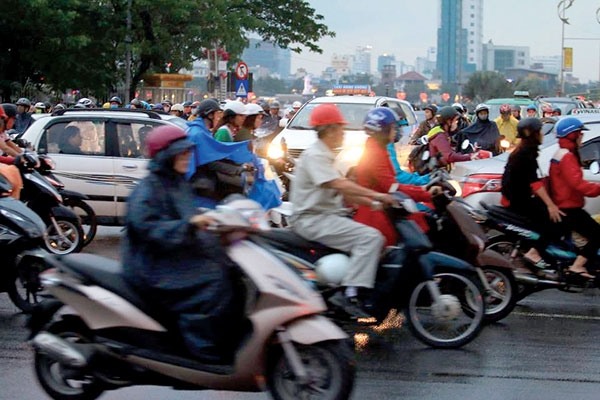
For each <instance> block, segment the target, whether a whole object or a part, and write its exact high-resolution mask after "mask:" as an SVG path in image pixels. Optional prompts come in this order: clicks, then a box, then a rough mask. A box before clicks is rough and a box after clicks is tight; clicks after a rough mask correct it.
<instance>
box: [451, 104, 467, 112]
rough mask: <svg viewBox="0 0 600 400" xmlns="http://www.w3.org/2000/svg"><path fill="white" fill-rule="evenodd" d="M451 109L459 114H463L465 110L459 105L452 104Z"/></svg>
mask: <svg viewBox="0 0 600 400" xmlns="http://www.w3.org/2000/svg"><path fill="white" fill-rule="evenodd" d="M452 107H454V108H455V109H456V111H458V112H459V113H464V112H465V108H464V107H463V105H462V104H460V103H454V104H452Z"/></svg>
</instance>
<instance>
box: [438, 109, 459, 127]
mask: <svg viewBox="0 0 600 400" xmlns="http://www.w3.org/2000/svg"><path fill="white" fill-rule="evenodd" d="M458 116H459V114H458V111H457V110H456V108H454V107H452V106H446V107H442V108H440V109H439V110H438V112H437V114H436V115H435V117H436V118H437V120H438V122H439V123H440V125H444V124H445V123H446V122H448V121H450V120H452V119H454V118H455V117H458Z"/></svg>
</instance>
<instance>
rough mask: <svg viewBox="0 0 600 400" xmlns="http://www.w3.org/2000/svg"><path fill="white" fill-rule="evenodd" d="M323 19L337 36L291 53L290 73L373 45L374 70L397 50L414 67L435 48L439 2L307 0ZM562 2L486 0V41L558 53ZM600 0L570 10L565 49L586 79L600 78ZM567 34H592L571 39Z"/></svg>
mask: <svg viewBox="0 0 600 400" xmlns="http://www.w3.org/2000/svg"><path fill="white" fill-rule="evenodd" d="M308 3H309V4H310V5H311V7H312V8H314V9H315V10H316V13H317V14H321V15H323V17H324V21H322V22H324V23H325V24H326V25H327V26H328V27H329V29H330V30H332V31H334V32H335V33H336V36H335V37H334V38H329V37H327V38H324V39H322V40H320V41H319V42H318V45H319V46H320V47H321V48H322V49H323V54H315V53H310V52H308V51H303V52H302V53H301V54H299V55H296V53H292V72H295V71H296V69H298V68H300V67H303V68H305V69H306V70H307V71H308V72H309V73H312V74H314V75H320V72H321V71H322V70H324V69H325V67H327V66H328V65H330V61H331V56H332V55H333V54H354V52H355V50H356V47H357V46H359V45H360V46H364V45H370V46H373V52H372V55H371V64H372V66H371V70H372V71H374V70H375V69H376V62H377V56H379V55H380V54H383V53H388V54H394V55H395V56H396V60H397V61H404V62H405V63H406V64H409V65H414V63H415V59H416V58H417V57H425V56H426V55H427V49H428V48H429V47H436V46H437V28H438V26H439V18H440V17H439V8H440V0H308ZM558 3H559V0H484V1H483V43H487V42H488V41H489V40H490V39H491V40H492V41H493V43H494V44H495V45H504V46H529V54H530V56H558V55H560V49H561V30H562V23H561V21H560V19H559V18H558V12H557V6H558ZM599 9H600V0H575V1H574V3H573V5H572V7H571V8H569V9H567V10H566V16H567V18H569V22H570V24H569V25H565V38H567V39H566V40H565V47H573V76H575V77H578V78H579V79H581V81H582V82H583V83H586V82H588V81H590V80H591V81H598V80H600V22H599V21H598V20H597V18H600V16H599V17H597V16H596V12H597V10H598V12H600V10H599ZM569 38H594V39H596V40H572V39H569Z"/></svg>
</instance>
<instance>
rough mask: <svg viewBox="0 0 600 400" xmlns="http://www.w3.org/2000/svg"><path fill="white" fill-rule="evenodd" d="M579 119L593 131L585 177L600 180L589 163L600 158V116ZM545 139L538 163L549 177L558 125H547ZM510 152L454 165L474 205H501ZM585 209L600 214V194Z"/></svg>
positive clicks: (584, 157)
mask: <svg viewBox="0 0 600 400" xmlns="http://www.w3.org/2000/svg"><path fill="white" fill-rule="evenodd" d="M577 118H579V119H580V120H581V121H582V122H583V123H584V124H585V125H586V126H587V127H588V128H589V129H590V130H589V131H584V135H583V142H582V146H581V150H580V155H581V161H582V163H583V166H584V170H583V175H584V179H586V180H588V181H591V182H597V183H600V174H598V175H596V174H593V173H592V172H591V171H590V169H589V166H590V164H591V163H592V162H593V161H600V115H599V114H587V115H586V114H579V115H577ZM543 132H544V141H543V143H542V145H541V146H540V154H539V157H538V164H539V166H540V170H541V172H542V173H543V175H544V176H548V170H549V168H550V159H552V156H554V153H556V150H557V149H558V140H557V139H556V133H555V129H554V124H544V128H543ZM509 155H510V153H503V154H500V155H498V156H496V157H492V158H489V159H485V160H476V161H465V162H458V163H455V164H454V165H453V168H452V172H451V175H452V178H453V179H456V180H457V181H458V182H460V184H461V188H462V196H463V198H464V199H465V200H466V201H467V202H468V203H469V204H470V205H472V206H473V207H476V208H481V205H480V202H481V201H484V202H485V203H487V204H489V205H499V204H500V198H501V193H500V190H501V188H502V174H503V173H504V167H505V165H506V162H507V160H508V157H509ZM585 209H586V210H587V211H588V212H589V213H590V214H591V215H595V214H600V197H596V198H587V199H586V205H585Z"/></svg>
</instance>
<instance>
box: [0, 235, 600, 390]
mask: <svg viewBox="0 0 600 400" xmlns="http://www.w3.org/2000/svg"><path fill="white" fill-rule="evenodd" d="M118 237H119V230H118V229H116V228H101V232H100V237H99V238H98V240H97V241H95V242H94V243H92V245H90V246H89V248H87V249H86V251H89V252H94V253H97V254H102V255H105V256H108V257H112V258H118ZM23 323H24V316H23V315H20V314H16V310H15V307H14V306H12V305H11V304H10V302H9V301H8V299H7V297H6V296H5V295H0V377H1V378H0V382H1V389H0V400H3V399H11V400H12V399H15V400H16V399H19V400H38V399H44V398H47V397H46V396H45V394H44V393H43V391H42V390H41V389H40V387H39V386H38V384H37V382H36V380H35V377H34V376H33V372H32V357H31V356H32V354H31V351H30V350H29V349H28V347H27V345H26V344H25V343H24V338H25V335H26V332H25V330H24V328H23ZM355 339H356V344H357V345H356V357H357V361H358V376H357V380H356V385H355V390H354V395H353V399H361V400H362V399H377V400H386V399H415V400H416V399H435V400H456V399H466V400H468V399H478V400H479V399H486V400H495V399H498V400H511V399H519V400H520V399H525V400H537V399H539V400H554V399H556V400H564V399H569V400H587V399H589V400H598V399H600V343H599V339H600V296H599V292H598V291H597V289H594V290H592V291H589V292H587V293H583V294H570V293H561V292H558V291H556V290H553V291H546V292H543V293H538V294H535V295H532V296H530V297H529V298H528V299H526V300H524V301H523V302H522V304H521V305H520V306H518V307H517V308H516V309H515V311H514V312H513V313H512V314H511V315H510V316H509V317H508V318H506V319H505V320H504V321H503V322H502V323H497V324H494V325H491V326H488V327H486V328H485V329H484V331H483V332H482V333H481V335H480V336H479V337H478V338H477V339H476V340H475V341H474V342H472V343H470V344H469V345H467V346H465V347H464V348H463V349H460V350H433V349H430V348H428V347H426V346H424V345H422V344H420V343H419V342H417V341H416V340H415V339H414V338H413V337H412V336H411V335H410V333H409V332H408V331H407V329H405V328H403V327H401V328H400V329H390V330H387V331H383V332H381V333H377V334H375V333H373V332H370V333H368V334H365V335H357V336H356V337H355ZM101 398H102V399H114V400H175V399H178V400H179V399H181V400H188V399H189V400H191V399H195V400H202V399H216V400H219V399H240V400H252V399H266V398H268V396H267V395H266V394H262V393H261V394H239V393H227V392H214V391H207V392H180V391H175V390H172V389H170V388H155V387H148V386H146V387H135V388H127V389H120V390H117V391H113V392H108V393H106V394H105V395H104V396H102V397H101Z"/></svg>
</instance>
